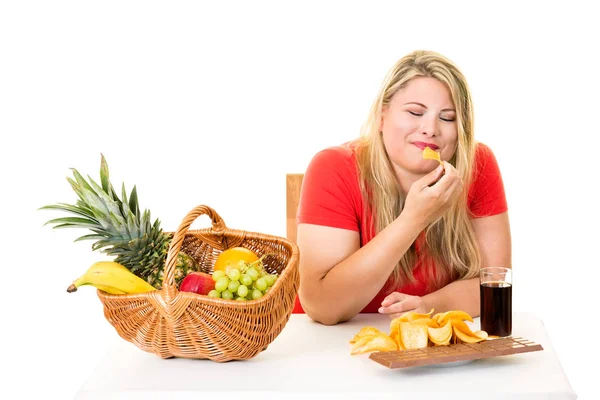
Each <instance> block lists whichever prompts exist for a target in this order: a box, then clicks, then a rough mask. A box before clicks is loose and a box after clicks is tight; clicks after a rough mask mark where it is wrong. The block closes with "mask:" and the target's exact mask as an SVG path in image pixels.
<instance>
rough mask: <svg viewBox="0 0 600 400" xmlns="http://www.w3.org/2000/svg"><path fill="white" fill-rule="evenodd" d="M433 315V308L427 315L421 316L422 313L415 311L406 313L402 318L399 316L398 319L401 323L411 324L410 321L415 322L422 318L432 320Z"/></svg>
mask: <svg viewBox="0 0 600 400" xmlns="http://www.w3.org/2000/svg"><path fill="white" fill-rule="evenodd" d="M432 313H433V308H432V309H431V311H429V312H428V313H427V314H420V313H416V312H414V311H409V312H407V313H404V314H402V315H401V316H399V317H398V319H399V320H400V322H410V321H414V320H416V319H422V318H427V319H430V318H431V314H432Z"/></svg>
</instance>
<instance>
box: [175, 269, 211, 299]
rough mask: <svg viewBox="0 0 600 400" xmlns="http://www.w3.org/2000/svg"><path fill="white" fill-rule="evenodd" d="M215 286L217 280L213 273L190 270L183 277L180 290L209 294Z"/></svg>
mask: <svg viewBox="0 0 600 400" xmlns="http://www.w3.org/2000/svg"><path fill="white" fill-rule="evenodd" d="M214 288H215V281H213V278H212V276H211V275H209V274H206V273H204V272H190V273H189V274H187V276H186V277H185V278H183V281H182V282H181V285H180V286H179V291H180V292H192V293H198V294H203V295H207V294H208V292H210V291H211V290H213V289H214Z"/></svg>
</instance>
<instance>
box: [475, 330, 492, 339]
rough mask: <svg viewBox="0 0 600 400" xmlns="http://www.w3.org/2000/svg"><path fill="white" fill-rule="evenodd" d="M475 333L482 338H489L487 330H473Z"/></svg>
mask: <svg viewBox="0 0 600 400" xmlns="http://www.w3.org/2000/svg"><path fill="white" fill-rule="evenodd" d="M473 333H474V334H475V336H479V337H480V338H482V339H487V338H488V334H487V332H486V331H477V332H473Z"/></svg>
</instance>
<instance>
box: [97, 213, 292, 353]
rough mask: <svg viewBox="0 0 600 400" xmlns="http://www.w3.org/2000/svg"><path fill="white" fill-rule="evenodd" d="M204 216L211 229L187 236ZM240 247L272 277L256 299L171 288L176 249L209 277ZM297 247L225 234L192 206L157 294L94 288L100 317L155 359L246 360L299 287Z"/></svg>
mask: <svg viewBox="0 0 600 400" xmlns="http://www.w3.org/2000/svg"><path fill="white" fill-rule="evenodd" d="M201 215H208V216H209V217H210V219H211V221H212V227H211V228H207V229H201V230H189V227H190V226H191V224H192V222H194V220H196V219H197V218H198V217H199V216H201ZM236 246H242V247H246V248H248V249H250V250H252V251H254V252H255V253H256V254H257V255H258V256H259V257H260V256H262V255H264V254H273V255H268V256H266V257H265V258H264V259H263V263H264V265H265V269H266V270H267V271H268V272H269V273H276V274H277V275H279V278H278V279H277V280H276V281H275V284H274V285H273V286H272V287H271V289H270V290H269V291H268V292H267V293H266V294H265V295H264V296H263V297H261V298H260V299H258V300H253V301H246V302H240V301H235V300H225V299H220V298H211V297H208V296H201V295H198V294H195V293H187V292H179V291H178V289H177V287H176V285H175V284H174V272H175V264H176V262H177V254H178V253H179V252H180V251H184V252H186V253H187V254H188V255H190V256H192V257H193V258H194V259H195V260H196V261H197V262H198V264H199V266H200V271H202V272H206V273H212V272H213V271H212V266H213V265H214V263H215V261H216V259H217V257H218V255H219V254H220V253H221V252H223V251H224V250H226V249H228V248H230V247H236ZM298 260H299V252H298V247H297V246H296V245H295V244H294V243H292V242H290V241H289V240H287V239H284V238H281V237H277V236H270V235H265V234H260V233H253V232H246V231H241V230H234V229H229V228H227V227H226V226H225V223H224V222H223V220H222V219H221V217H220V216H219V215H218V214H217V213H216V212H215V211H214V210H213V209H212V208H210V207H208V206H204V205H202V206H198V207H196V208H194V209H193V210H192V211H190V212H189V213H188V215H187V216H186V217H185V218H184V220H183V221H182V222H181V224H180V226H179V228H178V229H177V231H176V232H175V234H174V236H173V240H172V241H171V244H170V248H169V253H168V256H167V261H166V267H165V279H164V283H163V288H162V289H161V290H156V291H154V292H148V293H139V294H128V295H111V294H108V293H105V292H103V291H100V290H98V297H99V298H100V300H101V301H102V303H103V305H104V315H105V317H106V319H107V320H108V321H109V322H110V324H111V325H113V327H114V328H115V329H116V330H117V332H118V334H119V335H120V336H121V337H122V338H123V339H125V340H127V341H129V342H132V343H134V344H135V345H136V346H137V347H139V348H140V349H142V350H144V351H147V352H152V353H155V354H157V355H159V356H160V357H162V358H171V357H182V358H196V359H210V360H213V361H217V362H224V361H231V360H245V359H249V358H252V357H254V356H256V355H257V354H258V353H260V352H261V351H264V350H265V349H266V348H267V346H268V345H269V344H270V343H271V342H272V341H273V340H274V339H275V338H276V337H277V336H278V335H279V333H280V332H281V331H282V329H283V328H284V326H285V325H286V323H287V321H288V320H289V318H290V314H291V312H292V309H293V306H294V301H295V298H296V293H297V290H298V285H299V273H298Z"/></svg>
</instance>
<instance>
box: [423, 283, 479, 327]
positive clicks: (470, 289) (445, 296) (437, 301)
mask: <svg viewBox="0 0 600 400" xmlns="http://www.w3.org/2000/svg"><path fill="white" fill-rule="evenodd" d="M423 300H424V301H425V304H426V305H427V310H430V309H432V308H433V309H435V311H434V313H438V312H446V311H450V310H462V311H465V312H467V313H469V315H471V316H472V317H473V318H475V317H478V316H479V278H472V279H465V280H459V281H455V282H452V283H450V284H449V285H447V286H444V287H443V288H442V289H440V290H438V291H435V292H433V293H430V294H428V295H425V296H423Z"/></svg>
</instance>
